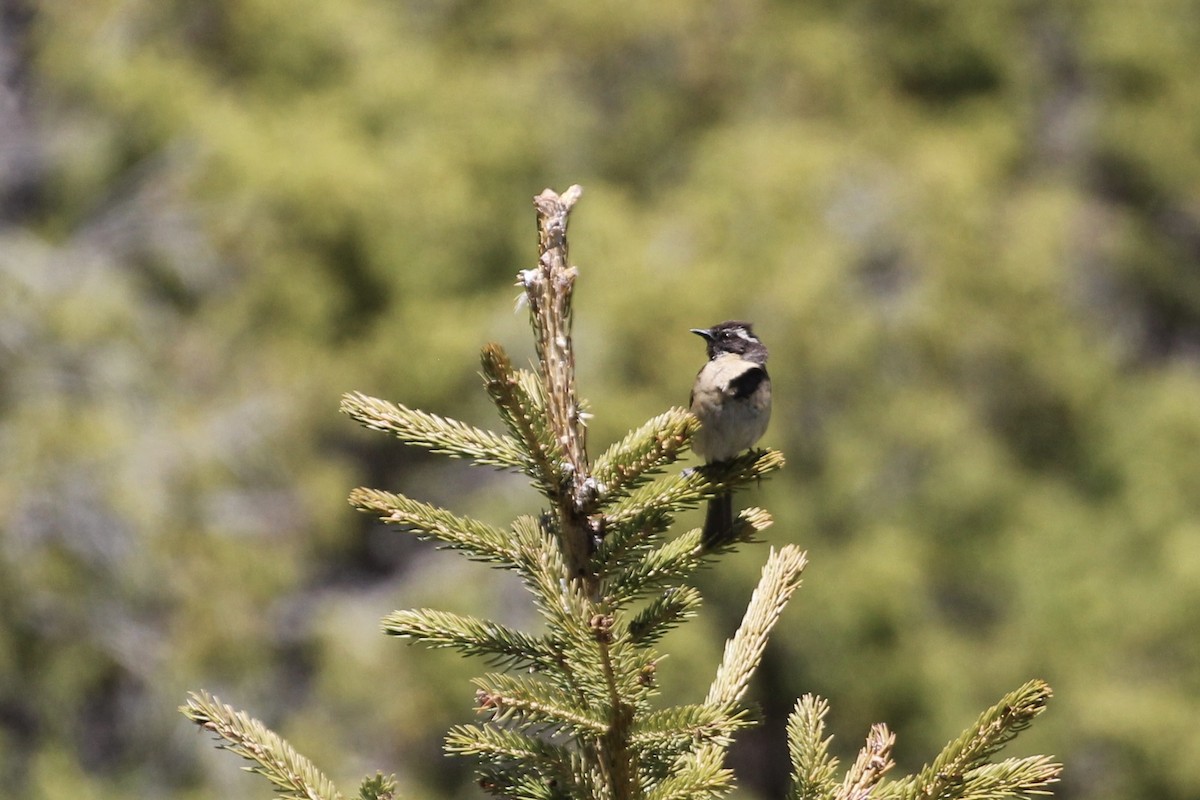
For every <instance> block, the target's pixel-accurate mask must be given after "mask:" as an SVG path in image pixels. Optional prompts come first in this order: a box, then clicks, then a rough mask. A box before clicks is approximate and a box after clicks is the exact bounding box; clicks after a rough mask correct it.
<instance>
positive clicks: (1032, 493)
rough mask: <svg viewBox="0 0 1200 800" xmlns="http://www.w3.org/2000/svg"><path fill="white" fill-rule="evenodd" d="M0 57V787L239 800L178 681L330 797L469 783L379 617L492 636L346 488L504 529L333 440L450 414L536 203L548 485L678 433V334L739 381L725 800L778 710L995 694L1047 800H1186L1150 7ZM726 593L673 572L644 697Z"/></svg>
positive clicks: (284, 25) (1189, 377) (193, 25)
mask: <svg viewBox="0 0 1200 800" xmlns="http://www.w3.org/2000/svg"><path fill="white" fill-rule="evenodd" d="M0 72H2V74H3V88H2V89H0V786H2V787H3V789H0V794H4V795H8V796H13V797H30V798H67V797H69V798H73V799H74V798H89V799H90V800H108V798H113V799H114V800H115V799H116V798H121V800H127V799H128V798H131V797H155V798H159V797H171V798H195V799H196V800H200V799H201V798H218V797H252V796H257V797H263V796H266V795H267V794H268V793H269V787H268V786H267V784H266V783H265V782H263V781H262V780H261V779H259V778H256V777H253V776H247V775H245V774H243V773H241V772H240V771H239V769H238V768H239V766H240V763H239V762H238V761H237V759H235V758H233V757H231V756H229V755H227V754H223V753H218V752H216V751H214V750H213V749H212V748H211V746H210V743H209V741H208V740H207V739H206V738H205V737H203V736H200V735H198V734H197V733H196V731H194V730H193V728H192V726H190V725H189V724H188V723H187V722H186V721H184V720H183V718H182V717H181V716H180V715H179V714H178V713H177V712H176V706H177V705H178V704H179V703H180V702H181V701H182V700H183V698H184V695H185V692H186V691H187V690H188V689H201V688H205V689H209V690H212V691H215V692H216V693H218V694H219V695H220V696H221V698H222V699H223V700H226V701H228V702H230V703H232V704H234V705H236V706H238V707H240V708H244V709H246V710H248V711H250V712H251V713H253V714H255V715H256V716H258V717H260V718H262V719H263V720H265V721H266V722H268V723H269V724H270V725H272V726H274V727H275V728H276V729H277V730H279V731H280V732H281V733H283V734H284V735H286V736H287V737H289V738H290V739H291V741H292V742H293V743H294V744H295V745H296V746H297V747H298V748H299V749H300V750H301V751H302V752H305V753H306V754H308V755H309V756H310V757H312V758H313V759H314V760H315V761H316V762H317V763H318V765H320V766H321V767H322V768H324V769H325V770H326V771H327V772H328V773H329V774H330V775H331V776H332V777H334V779H335V780H336V781H338V782H339V783H340V785H341V786H342V788H343V790H345V791H348V792H352V791H353V787H354V786H355V785H356V783H357V781H358V779H359V778H361V777H362V776H363V775H365V774H367V773H373V772H374V771H376V770H383V771H385V772H396V773H397V774H398V776H399V778H400V781H401V785H402V788H403V790H404V792H405V793H406V796H408V797H413V798H450V797H464V798H465V797H474V796H477V794H478V792H477V790H476V789H475V787H473V786H472V784H471V775H470V770H469V765H468V764H467V763H466V762H465V761H463V760H461V759H447V758H445V757H443V756H442V755H441V754H440V739H441V734H442V732H443V731H444V730H445V729H446V728H447V727H448V726H449V725H451V724H453V723H455V722H462V721H467V720H469V719H471V718H472V714H471V710H470V708H471V705H472V688H471V686H470V685H469V683H468V679H469V677H470V676H471V675H473V674H476V673H477V672H479V671H481V670H482V669H483V665H481V664H479V663H471V662H466V661H462V660H460V659H458V658H457V657H455V656H453V655H450V654H445V653H438V652H432V653H431V652H427V651H424V650H421V649H417V648H410V647H406V646H404V645H403V644H401V643H399V642H397V641H394V640H389V639H387V638H385V637H384V636H382V635H380V633H379V631H378V619H379V618H380V617H381V616H382V615H384V614H385V613H387V612H388V611H391V610H392V609H395V608H406V607H415V606H425V605H432V606H438V607H443V608H451V609H455V610H459V611H467V612H474V613H489V614H493V615H495V616H497V617H500V618H502V619H504V620H505V621H507V622H510V623H512V624H517V625H520V624H532V614H531V612H530V610H529V609H528V607H527V605H526V604H525V600H524V598H523V596H522V595H521V593H520V592H519V590H518V587H517V586H515V585H514V583H513V582H512V581H511V580H510V579H509V578H508V577H507V576H505V575H501V574H499V573H496V572H494V571H490V570H488V569H486V568H484V567H482V566H480V565H477V564H470V563H465V562H463V561H462V560H461V559H459V558H457V557H455V556H451V555H448V554H445V553H439V552H436V551H434V550H433V549H432V548H431V547H429V546H428V545H425V544H422V543H419V542H414V541H412V540H411V539H410V538H408V537H407V536H406V535H405V534H402V533H397V532H394V531H387V530H383V529H381V528H380V527H378V526H375V525H372V524H371V523H370V521H369V520H367V519H365V518H361V517H359V516H356V515H355V514H354V512H353V511H352V510H351V509H350V508H349V506H348V505H347V504H346V502H345V496H346V494H347V492H348V491H349V490H350V489H351V488H352V487H354V486H356V485H370V486H376V487H381V488H386V489H389V490H393V491H402V492H405V493H408V494H411V495H413V496H416V497H419V498H421V499H424V500H428V501H432V502H437V503H440V504H444V505H447V506H448V507H450V508H452V509H454V510H455V511H457V512H459V513H467V514H472V515H475V516H479V517H481V518H484V519H488V520H491V521H494V522H497V523H503V522H505V521H506V520H507V519H510V518H511V517H512V516H514V515H516V514H518V513H526V512H529V511H532V510H536V508H537V507H538V498H537V497H536V496H535V495H534V493H533V492H532V490H531V489H529V488H528V487H526V486H525V484H524V482H523V481H522V480H521V479H519V478H515V477H511V476H507V475H504V474H499V473H495V472H489V471H486V470H481V469H472V468H469V467H467V466H464V465H462V464H458V463H454V462H448V461H446V460H443V459H440V458H437V457H434V456H428V455H425V454H422V453H418V452H413V451H409V450H406V449H405V448H403V447H401V446H400V445H399V444H398V443H396V442H394V441H391V440H388V439H387V438H386V437H384V436H383V435H381V434H371V433H368V432H366V431H360V430H358V429H357V428H356V427H355V426H354V425H353V423H351V422H350V421H349V420H348V419H346V418H344V417H340V416H339V415H338V414H337V413H336V409H337V402H338V397H339V395H340V394H341V393H342V392H344V391H348V390H361V391H364V392H367V393H369V394H374V395H377V396H380V397H384V398H388V399H391V400H395V401H398V402H403V403H405V404H408V405H411V406H416V407H420V408H424V409H427V410H430V411H434V412H437V413H440V414H445V415H449V416H454V417H458V418H461V419H465V420H467V421H470V422H472V423H474V424H479V425H486V426H488V427H495V426H496V425H497V424H498V422H497V420H496V419H495V417H494V415H493V414H492V413H491V410H490V409H489V407H488V405H487V403H486V400H485V397H484V395H483V392H482V391H481V389H480V385H479V384H480V381H479V378H478V376H477V374H476V372H477V369H478V368H477V354H478V350H479V348H480V346H481V345H483V344H484V343H485V342H487V341H489V340H497V341H500V342H502V343H503V344H504V345H505V346H506V347H507V348H509V350H510V352H512V353H513V354H514V356H515V357H516V358H517V359H518V360H523V359H524V358H526V357H528V355H529V354H530V352H531V347H530V343H529V337H528V332H527V327H526V320H525V317H524V313H523V312H516V313H514V309H513V301H514V299H515V297H516V295H517V289H516V288H515V287H514V286H513V279H514V275H515V273H516V272H517V270H519V269H522V268H524V267H527V266H529V265H530V264H531V263H532V260H533V257H534V251H535V237H534V222H533V220H534V217H533V210H532V205H531V203H530V200H531V198H532V197H533V195H535V194H536V193H537V192H539V191H540V190H541V189H542V188H544V187H547V186H550V187H554V188H556V189H558V190H563V189H565V188H566V187H567V186H568V185H569V184H571V183H581V184H583V185H584V187H585V194H584V198H583V200H582V201H581V203H580V205H579V206H578V207H577V209H576V213H575V216H574V218H573V223H572V244H573V251H572V256H573V260H574V261H575V262H576V263H577V264H579V266H580V269H581V275H582V277H581V279H580V281H579V291H578V295H577V298H576V300H577V302H576V306H577V323H576V333H577V337H576V343H577V347H578V356H579V360H580V380H581V390H582V393H583V394H584V395H585V396H586V397H588V398H589V399H590V401H591V403H592V409H593V412H594V413H595V419H594V420H593V423H592V428H591V433H590V436H591V449H592V451H593V453H598V452H599V451H600V450H601V449H602V448H603V447H605V446H607V444H608V443H610V442H611V441H613V440H614V439H616V438H617V437H619V436H620V435H622V433H623V432H624V431H625V430H627V429H628V428H630V427H632V426H634V425H636V424H638V423H640V422H642V421H643V420H644V419H646V418H648V417H650V416H652V415H654V414H656V413H659V412H660V411H662V410H663V409H664V408H665V407H667V406H669V405H672V404H681V403H683V402H684V401H686V398H687V392H688V388H689V386H690V382H691V380H692V377H693V375H694V373H695V371H696V370H697V369H698V368H699V366H700V363H701V362H702V360H703V352H702V347H701V343H700V342H699V341H698V340H696V338H695V337H693V336H691V335H690V334H688V333H687V329H688V328H690V327H695V326H699V325H707V324H712V323H714V322H717V321H720V320H722V319H726V318H731V317H734V318H744V319H749V320H752V321H754V322H755V323H756V330H757V331H758V332H759V333H760V335H761V336H762V337H763V339H764V340H765V341H766V342H767V343H768V344H769V345H770V347H771V370H772V375H773V378H774V381H775V386H776V396H777V400H776V406H775V416H774V420H773V423H772V428H771V430H770V432H769V434H768V436H767V438H766V440H765V443H767V444H770V445H772V446H775V447H778V448H780V449H782V450H783V451H785V453H786V454H787V455H788V458H789V464H788V467H787V468H786V469H785V470H784V471H783V472H782V473H780V474H779V475H778V476H776V477H774V478H772V479H771V480H770V481H768V482H766V483H764V484H763V485H762V486H761V488H758V489H753V490H751V491H750V492H749V493H748V495H747V496H746V497H744V498H743V502H747V503H750V502H753V503H756V504H762V505H765V506H766V507H768V508H770V509H771V510H772V512H773V513H774V515H775V517H776V520H777V522H776V525H775V527H774V528H773V529H772V530H771V532H770V538H771V539H772V540H774V541H777V542H784V541H787V542H798V543H801V544H802V545H803V546H804V547H806V548H807V549H808V550H809V553H810V558H811V564H810V566H809V569H808V571H807V576H806V581H805V586H804V588H803V589H802V590H801V591H800V593H799V594H798V595H797V598H796V600H795V601H794V602H793V605H792V606H791V607H790V608H789V610H788V612H787V614H786V616H785V617H784V620H783V622H782V623H781V626H780V629H779V632H778V635H777V636H776V638H775V640H774V644H773V647H772V648H771V650H770V651H769V653H768V655H767V659H766V661H765V663H764V665H763V668H762V671H761V673H760V675H759V677H758V679H757V682H756V684H755V689H754V691H755V699H756V700H757V701H758V702H759V703H760V704H761V705H762V707H763V712H764V716H765V725H764V727H763V728H762V729H761V730H759V731H756V732H754V733H753V734H752V735H750V736H747V737H746V738H745V739H744V740H743V741H742V742H741V743H740V745H739V746H738V748H737V750H736V756H737V764H736V766H737V768H738V771H739V774H740V779H741V789H740V796H741V797H746V798H767V797H778V796H780V791H781V786H782V782H783V781H784V780H785V775H786V755H785V749H784V743H783V734H782V726H783V723H784V718H785V715H786V713H787V711H788V710H789V708H790V707H791V705H792V704H793V702H794V700H795V698H796V697H797V696H798V695H800V694H802V693H804V692H810V691H812V692H818V693H820V694H822V695H824V696H826V697H827V698H829V700H830V701H831V703H832V708H833V711H832V715H831V718H830V724H831V728H832V731H833V732H834V733H835V734H836V736H837V738H836V740H835V750H836V751H837V752H838V753H840V754H842V755H843V756H846V755H849V754H852V753H853V751H854V750H856V749H857V746H858V744H859V743H860V742H861V740H862V737H863V736H864V735H865V733H866V730H867V727H868V725H869V724H870V723H872V722H876V721H886V722H888V723H889V724H890V725H891V726H892V727H893V728H894V729H895V730H896V731H897V732H898V734H899V744H898V752H897V754H898V757H899V760H900V762H901V766H902V767H903V768H913V767H917V766H919V765H920V764H921V763H922V762H923V761H924V760H926V759H928V758H931V757H932V756H933V755H934V754H935V753H936V752H937V750H938V749H939V748H940V746H941V745H942V744H943V743H944V742H945V741H946V740H948V739H949V738H951V737H953V736H955V735H956V734H957V733H958V732H959V731H961V730H962V729H963V728H964V727H965V726H966V725H967V724H969V723H970V722H971V721H972V720H973V719H974V717H975V715H976V714H977V713H978V712H980V711H981V710H982V709H983V708H984V707H986V706H987V705H989V704H990V703H992V702H993V701H994V700H995V699H997V698H998V697H999V696H1000V695H1001V694H1002V693H1004V692H1005V691H1007V690H1009V689H1012V688H1014V687H1016V686H1017V685H1019V684H1020V683H1022V682H1024V681H1025V680H1026V679H1028V678H1032V677H1041V678H1045V679H1046V680H1048V681H1049V682H1050V683H1051V684H1052V685H1053V686H1054V687H1055V690H1056V697H1055V700H1054V702H1053V704H1052V705H1051V708H1050V710H1049V711H1048V713H1047V714H1046V715H1045V716H1044V717H1043V718H1042V719H1040V720H1039V721H1038V723H1037V724H1036V725H1035V726H1034V727H1033V728H1032V729H1031V730H1030V731H1028V732H1027V733H1026V734H1024V735H1023V736H1022V737H1021V738H1020V739H1019V740H1018V741H1017V742H1016V743H1015V745H1014V747H1013V750H1012V752H1013V753H1015V754H1028V753H1034V752H1048V753H1053V754H1055V755H1057V756H1058V757H1060V758H1061V759H1062V760H1064V761H1065V763H1066V765H1067V769H1066V772H1065V779H1064V782H1063V784H1062V785H1061V787H1060V789H1059V791H1058V792H1057V794H1058V796H1059V797H1062V798H1066V799H1067V800H1081V799H1082V798H1089V799H1094V800H1109V799H1110V798H1114V799H1115V798H1156V800H1176V799H1177V800H1185V799H1192V798H1196V797H1198V796H1200V733H1198V732H1197V731H1198V728H1197V726H1196V720H1197V718H1198V716H1200V370H1198V366H1200V81H1198V80H1197V75H1200V6H1197V4H1196V3H1194V2H1190V1H1188V0H1177V1H1176V2H1171V1H1170V0H1156V2H1151V3H1130V2H1127V1H1126V0H1087V1H1086V2H1085V1H1084V0H1080V1H1079V2H1069V1H1068V0H1064V1H1062V2H1055V1H1053V0H979V2H955V1H954V0H904V1H903V2H897V1H896V0H841V1H840V2H829V1H828V0H804V1H803V2H783V1H782V0H778V1H776V2H770V1H769V0H727V1H725V2H711V3H689V2H685V1H684V0H662V1H661V2H652V3H614V2H590V3H527V4H516V3H507V2H499V1H480V2H461V1H460V2H453V1H452V0H446V1H445V2H442V1H439V0H338V2H328V0H205V2H194V1H193V0H88V2H79V1H78V0H44V1H42V2H37V1H36V0H3V2H0ZM682 522H683V523H684V524H691V523H694V522H696V520H688V519H685V520H682ZM764 555H765V552H764V550H762V549H757V550H756V549H750V550H747V551H746V552H744V553H739V554H738V555H737V556H736V557H734V558H731V559H729V560H728V561H727V562H724V563H723V564H722V565H721V567H720V568H719V570H717V571H713V572H710V573H708V574H707V575H706V576H705V581H706V583H705V586H704V589H705V592H706V597H707V599H708V602H707V604H706V606H705V608H704V610H703V613H702V614H701V616H700V618H699V619H698V620H696V621H695V622H693V623H691V624H690V625H689V626H688V627H686V628H684V629H682V630H681V631H679V632H678V633H677V634H674V635H673V636H672V638H670V639H668V640H667V641H666V642H665V644H664V647H665V648H666V649H667V650H669V651H670V652H671V656H670V658H669V659H667V660H666V661H664V662H663V665H662V667H661V669H660V673H659V674H660V677H661V679H662V684H663V687H664V693H665V695H666V697H667V699H670V700H680V701H687V700H696V699H698V698H700V697H701V696H702V695H703V693H704V691H705V689H706V687H707V683H708V680H709V677H710V676H711V674H712V670H713V669H714V667H715V665H716V663H717V660H718V657H719V653H720V648H721V644H722V642H723V639H724V638H725V637H726V636H728V635H729V634H730V632H731V631H732V630H733V629H734V627H735V626H736V623H737V620H738V618H739V614H740V611H741V609H742V608H743V607H744V605H745V603H746V601H747V599H748V594H749V591H750V589H751V588H752V586H753V583H754V580H755V577H756V573H757V570H758V569H759V566H760V565H761V563H762V560H763V557H764Z"/></svg>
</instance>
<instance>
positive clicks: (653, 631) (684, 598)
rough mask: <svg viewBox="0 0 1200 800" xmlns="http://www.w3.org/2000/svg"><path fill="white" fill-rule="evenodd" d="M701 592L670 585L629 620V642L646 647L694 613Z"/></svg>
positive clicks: (688, 587)
mask: <svg viewBox="0 0 1200 800" xmlns="http://www.w3.org/2000/svg"><path fill="white" fill-rule="evenodd" d="M699 607H700V592H699V591H697V590H696V589H694V588H693V587H691V586H672V587H671V588H669V589H667V590H666V591H665V592H663V593H662V594H661V595H659V596H658V597H657V598H656V599H655V600H654V601H653V602H651V603H650V604H649V605H648V606H646V607H645V608H643V609H642V610H641V611H639V612H638V614H637V616H635V617H634V618H633V619H632V620H630V621H629V627H628V631H629V640H630V643H632V644H634V645H637V646H639V647H649V646H650V645H652V644H654V643H655V642H657V641H658V640H659V639H661V638H662V637H663V636H664V635H665V634H666V633H667V631H669V630H671V628H674V627H675V626H676V625H679V624H680V623H682V622H684V621H685V620H687V619H689V618H690V617H692V616H695V614H696V609H698V608H699Z"/></svg>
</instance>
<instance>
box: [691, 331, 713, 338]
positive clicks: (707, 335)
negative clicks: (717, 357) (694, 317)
mask: <svg viewBox="0 0 1200 800" xmlns="http://www.w3.org/2000/svg"><path fill="white" fill-rule="evenodd" d="M691 332H692V333H694V334H696V335H697V336H703V337H704V338H705V339H707V340H708V341H712V329H711V328H692V329H691Z"/></svg>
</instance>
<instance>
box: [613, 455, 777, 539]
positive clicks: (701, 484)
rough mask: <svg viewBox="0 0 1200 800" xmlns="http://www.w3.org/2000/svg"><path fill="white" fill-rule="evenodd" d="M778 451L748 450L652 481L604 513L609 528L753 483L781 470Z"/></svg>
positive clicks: (692, 505) (673, 510)
mask: <svg viewBox="0 0 1200 800" xmlns="http://www.w3.org/2000/svg"><path fill="white" fill-rule="evenodd" d="M783 464H784V458H783V454H782V453H780V452H779V451H778V450H751V451H749V452H747V453H743V454H742V455H740V456H738V457H737V458H733V459H730V460H729V461H725V462H721V463H714V464H706V465H704V466H701V467H696V468H694V469H691V470H685V471H684V472H681V473H679V474H677V475H669V476H667V477H664V478H659V479H657V480H655V481H652V482H651V483H649V484H648V485H646V486H643V487H641V488H639V489H637V490H635V491H633V492H632V493H631V494H630V495H629V496H628V497H625V498H622V499H621V500H619V501H617V502H616V503H615V504H614V505H613V506H612V508H610V509H609V510H608V512H607V515H606V516H607V521H608V524H610V525H612V524H620V523H622V522H625V521H628V520H630V519H636V518H637V517H638V516H639V515H641V514H644V513H646V511H647V510H648V509H654V510H656V511H657V512H662V511H668V512H677V511H683V510H684V509H687V508H695V507H696V506H697V505H699V504H700V503H702V502H703V501H705V500H709V499H711V498H713V497H715V496H716V495H718V494H720V493H722V492H725V491H732V490H734V489H737V488H739V487H741V486H744V485H746V484H749V483H753V482H754V481H756V480H760V479H761V478H763V477H765V476H767V475H769V474H770V473H772V472H774V471H775V470H777V469H779V468H781V467H782V466H783Z"/></svg>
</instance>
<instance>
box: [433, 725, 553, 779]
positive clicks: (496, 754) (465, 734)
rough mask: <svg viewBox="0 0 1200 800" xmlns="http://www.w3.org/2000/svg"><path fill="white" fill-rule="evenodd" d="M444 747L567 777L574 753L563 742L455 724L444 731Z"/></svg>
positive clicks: (451, 750) (515, 732)
mask: <svg viewBox="0 0 1200 800" xmlns="http://www.w3.org/2000/svg"><path fill="white" fill-rule="evenodd" d="M446 750H447V751H448V752H451V753H457V754H459V755H472V756H479V757H480V758H483V759H485V760H488V761H493V762H497V763H501V764H502V763H506V762H520V763H521V764H523V765H524V767H525V768H526V769H536V770H540V771H542V772H550V773H556V774H557V775H559V776H561V777H567V776H569V775H570V774H571V772H572V770H573V762H574V760H575V754H574V752H573V751H572V750H570V749H569V748H567V747H563V746H562V745H558V744H553V743H551V742H548V741H546V740H545V739H540V738H537V737H534V736H527V735H525V734H523V733H518V732H517V731H512V730H508V729H506V728H500V727H497V726H495V725H455V726H454V727H453V728H451V729H450V731H449V732H448V733H447V734H446Z"/></svg>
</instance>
